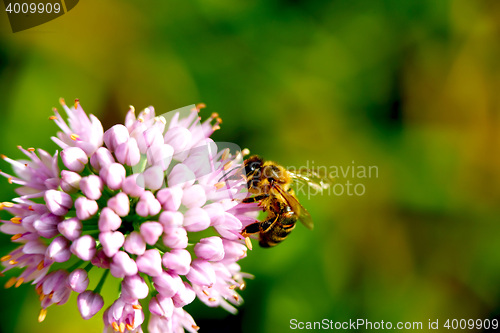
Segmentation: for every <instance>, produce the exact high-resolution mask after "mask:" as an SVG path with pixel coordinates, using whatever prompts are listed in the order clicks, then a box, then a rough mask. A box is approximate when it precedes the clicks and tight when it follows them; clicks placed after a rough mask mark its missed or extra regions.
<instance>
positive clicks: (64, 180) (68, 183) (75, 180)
mask: <svg viewBox="0 0 500 333" xmlns="http://www.w3.org/2000/svg"><path fill="white" fill-rule="evenodd" d="M81 179H82V176H80V175H79V174H77V173H76V172H73V171H68V170H62V171H61V189H62V190H63V191H64V192H66V193H75V192H77V191H78V190H79V189H80V180H81Z"/></svg>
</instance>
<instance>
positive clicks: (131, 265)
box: [109, 251, 137, 278]
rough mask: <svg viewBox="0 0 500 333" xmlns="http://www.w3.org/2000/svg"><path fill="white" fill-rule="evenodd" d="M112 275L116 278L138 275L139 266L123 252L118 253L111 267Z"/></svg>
mask: <svg viewBox="0 0 500 333" xmlns="http://www.w3.org/2000/svg"><path fill="white" fill-rule="evenodd" d="M109 269H110V271H111V275H113V276H114V277H116V278H124V277H125V276H129V275H135V274H137V265H136V263H135V261H134V260H133V259H132V258H130V257H129V256H128V254H127V253H125V252H123V251H118V253H116V254H115V255H114V257H113V260H112V261H111V264H110V265H109Z"/></svg>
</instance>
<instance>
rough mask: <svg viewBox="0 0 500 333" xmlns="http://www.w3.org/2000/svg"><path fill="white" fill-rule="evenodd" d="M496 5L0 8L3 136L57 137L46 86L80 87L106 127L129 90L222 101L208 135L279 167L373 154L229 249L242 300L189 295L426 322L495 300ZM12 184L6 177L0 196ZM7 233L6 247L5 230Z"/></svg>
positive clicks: (498, 221) (17, 295) (155, 97)
mask: <svg viewBox="0 0 500 333" xmlns="http://www.w3.org/2000/svg"><path fill="white" fill-rule="evenodd" d="M1 15H3V16H4V18H5V20H4V22H7V20H6V18H7V17H6V14H1ZM499 22H500V3H498V2H495V1H486V0H485V1H445V0H443V1H434V0H433V1H431V0H409V1H396V0H381V1H368V0H365V1H362V0H359V1H301V0H294V1H291V0H289V1H285V0H280V1H264V0H257V1H228V0H221V1H169V2H166V1H165V2H160V1H157V2H155V4H154V5H153V4H152V3H150V2H148V3H143V2H140V3H139V2H136V1H97V0H86V1H84V2H82V1H80V2H79V3H78V6H76V7H74V8H73V9H72V10H71V11H70V12H68V13H67V14H65V15H63V16H62V17H59V18H57V19H56V20H53V21H51V22H49V23H46V24H44V25H40V26H38V27H36V28H33V29H29V30H26V31H23V32H19V33H16V34H13V33H12V32H11V30H10V27H9V26H8V25H7V23H3V24H2V25H0V31H1V32H0V116H1V121H0V140H1V142H2V144H1V147H0V148H1V151H0V153H3V154H5V155H7V156H9V157H12V158H21V157H22V154H21V153H20V152H19V151H18V150H17V149H16V146H17V145H22V146H23V147H26V148H27V147H40V148H43V149H45V150H47V151H50V152H52V151H53V150H55V149H56V146H55V144H54V143H52V142H51V141H50V136H51V135H54V134H55V131H56V126H55V125H54V124H53V123H52V122H51V121H50V120H48V117H49V116H50V115H51V108H52V107H58V98H59V97H64V98H65V99H66V101H67V103H68V104H70V102H71V100H72V99H74V98H79V99H80V102H81V104H82V106H83V108H84V109H85V110H86V111H87V112H89V113H94V114H96V115H97V116H98V117H99V118H100V119H102V121H103V124H104V126H105V128H109V127H110V126H112V125H113V124H115V123H119V122H123V120H124V117H125V113H126V112H127V110H128V106H129V105H134V106H135V107H136V110H140V109H142V108H144V107H147V106H149V105H153V106H154V107H155V109H156V110H157V113H159V114H161V113H164V112H167V111H170V110H173V109H176V108H179V107H182V106H185V105H190V104H193V103H199V102H204V103H206V104H207V106H208V107H207V108H206V109H204V110H203V111H202V112H201V116H202V117H203V118H207V117H209V116H210V114H211V113H212V112H217V113H219V115H220V117H221V118H222V119H223V123H222V124H221V127H222V129H221V130H220V131H217V132H216V133H215V134H214V136H213V137H214V140H216V141H227V142H234V143H236V144H238V145H240V146H241V147H247V148H249V149H250V151H251V152H252V153H256V154H259V155H261V156H263V157H264V158H266V159H271V160H275V161H277V162H279V163H281V164H282V165H285V166H289V167H291V166H293V167H296V168H298V167H300V166H306V165H309V166H311V165H312V163H314V165H315V166H324V167H326V168H327V170H332V169H330V168H331V167H333V166H336V167H339V168H340V167H343V168H344V169H345V168H347V167H353V166H356V167H358V166H359V167H361V166H365V167H368V166H376V167H377V169H378V178H377V177H372V178H357V177H354V178H352V177H350V178H349V181H350V182H351V183H352V184H363V186H364V188H365V193H364V195H362V196H357V195H352V196H349V195H347V194H344V195H340V196H339V195H335V193H334V192H333V191H330V193H329V194H328V193H323V195H312V194H311V196H310V198H308V196H307V193H306V194H300V195H299V198H300V200H301V202H302V203H303V205H304V206H305V207H306V208H307V209H308V210H309V212H310V213H311V215H312V217H313V219H314V222H315V228H314V230H313V231H309V230H307V229H306V228H304V227H303V226H302V225H298V226H297V228H296V229H295V230H294V231H293V232H292V233H291V235H290V236H289V238H288V239H287V240H286V241H285V242H283V243H282V244H280V245H278V246H277V247H275V248H271V249H261V248H254V250H253V251H251V252H249V254H248V258H246V259H244V260H242V261H240V264H241V266H242V270H243V271H245V272H249V273H252V274H254V275H255V279H253V280H249V281H248V283H247V288H246V290H244V291H242V292H241V295H242V297H243V298H244V300H245V304H244V305H243V306H242V307H241V311H240V314H239V315H237V316H232V315H229V314H227V313H226V312H224V311H223V310H221V309H207V307H206V306H204V305H201V304H200V302H196V303H193V304H192V305H190V306H188V307H187V309H188V310H189V311H190V313H191V314H192V315H193V317H194V318H195V319H196V320H197V323H198V324H199V325H200V326H201V327H202V331H200V332H238V331H242V332H245V333H250V332H252V333H253V332H265V333H271V332H272V333H275V332H289V331H291V330H290V328H289V326H290V320H291V319H293V318H295V319H297V320H298V321H303V322H307V321H321V320H322V319H324V318H327V319H329V320H333V321H348V320H349V319H352V320H356V319H358V318H362V319H367V320H371V321H373V322H375V321H381V320H384V321H385V322H387V321H391V322H393V323H396V322H398V321H412V322H413V321H421V322H423V323H424V331H425V327H426V325H427V323H428V320H429V319H431V320H435V319H438V318H439V319H440V322H443V323H444V321H445V320H446V319H448V318H450V319H453V318H457V319H461V318H464V319H469V318H472V319H478V318H488V317H490V318H492V317H494V316H498V315H499V314H500V284H499V281H500V251H499V247H498V239H500V209H499V202H500V172H499V170H500V157H499V156H500V155H499V151H500V137H499V134H498V133H500V128H499V127H500V122H499V119H500V118H499V105H500V99H499V97H498V96H500V94H498V92H499V91H500V75H499V74H500V66H499V61H498V59H500V43H499V41H500V23H499ZM59 109H60V110H61V108H59ZM353 161H354V163H353ZM0 168H1V169H2V170H3V171H6V172H10V167H9V166H8V165H7V163H3V164H2V165H1V166H0ZM346 181H347V179H345V178H343V177H339V178H338V179H336V184H345V183H346ZM340 188H341V187H339V186H337V187H336V188H335V190H336V191H337V193H338V191H340ZM359 188H360V187H358V189H359ZM14 195H15V194H14V192H13V186H11V185H9V184H8V183H7V181H6V180H0V201H6V200H10V199H11V198H12V197H13V196H14ZM2 216H4V215H2ZM0 244H1V246H0V247H1V249H2V251H1V252H2V255H3V254H6V253H8V251H10V250H11V249H12V244H11V243H10V240H9V237H7V236H5V235H0ZM256 245H257V244H256V242H254V246H256ZM93 273H95V274H94V275H93ZM100 274H101V273H100V272H98V271H96V272H93V271H92V272H91V285H90V286H89V288H94V287H95V286H96V285H97V283H98V281H99V278H100ZM6 275H7V276H6V277H4V278H2V279H1V281H2V283H3V282H4V281H5V282H6V281H7V280H8V278H9V277H10V276H11V273H8V274H6ZM115 282H116V281H113V279H109V282H108V281H106V283H105V285H104V287H103V292H104V297H105V301H106V304H111V301H112V300H113V299H114V298H115V297H116V294H117V290H118V289H117V283H115ZM0 297H1V299H2V300H4V306H2V307H1V310H0V317H1V318H2V319H3V320H1V321H0V331H2V332H16V333H18V332H19V333H20V332H97V331H100V330H101V327H102V319H101V315H102V312H100V313H99V314H98V315H97V316H96V317H95V318H93V319H91V320H90V321H83V320H82V319H81V318H80V317H79V314H78V310H77V307H76V297H74V296H72V298H71V299H70V301H69V303H68V304H66V305H64V306H61V307H57V306H53V307H51V308H49V311H48V314H47V318H46V320H45V322H44V323H42V324H38V323H37V321H36V319H37V316H38V311H39V302H38V299H37V297H36V293H35V292H34V288H33V287H32V286H28V285H23V286H21V287H20V288H18V289H14V288H13V289H8V290H2V291H1V294H0ZM6 300H7V301H6ZM361 331H364V330H361ZM439 331H444V330H439Z"/></svg>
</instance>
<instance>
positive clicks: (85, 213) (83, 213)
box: [75, 197, 99, 220]
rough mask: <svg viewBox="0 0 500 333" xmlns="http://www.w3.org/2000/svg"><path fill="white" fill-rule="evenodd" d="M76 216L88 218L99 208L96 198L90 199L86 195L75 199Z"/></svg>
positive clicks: (81, 218)
mask: <svg viewBox="0 0 500 333" xmlns="http://www.w3.org/2000/svg"><path fill="white" fill-rule="evenodd" d="M75 210H76V217H78V219H80V220H88V219H89V218H91V217H92V216H94V215H95V214H96V213H97V211H98V210H99V206H98V205H97V202H95V200H89V199H87V198H86V197H79V198H78V199H76V200H75Z"/></svg>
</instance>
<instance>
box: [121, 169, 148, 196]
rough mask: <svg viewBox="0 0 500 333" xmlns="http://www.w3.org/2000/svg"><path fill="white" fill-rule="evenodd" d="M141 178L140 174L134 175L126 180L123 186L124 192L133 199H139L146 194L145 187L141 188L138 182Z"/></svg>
mask: <svg viewBox="0 0 500 333" xmlns="http://www.w3.org/2000/svg"><path fill="white" fill-rule="evenodd" d="M139 176H140V174H133V175H131V176H128V177H127V178H125V180H124V181H123V184H122V189H123V192H125V193H127V194H128V195H130V196H131V197H134V198H139V197H140V196H141V195H142V194H143V193H144V186H140V185H139V183H138V181H140V179H138V178H139ZM142 185H144V184H142Z"/></svg>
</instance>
